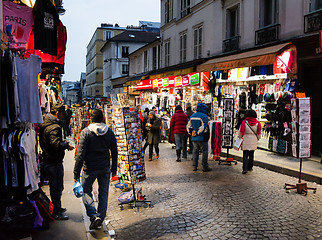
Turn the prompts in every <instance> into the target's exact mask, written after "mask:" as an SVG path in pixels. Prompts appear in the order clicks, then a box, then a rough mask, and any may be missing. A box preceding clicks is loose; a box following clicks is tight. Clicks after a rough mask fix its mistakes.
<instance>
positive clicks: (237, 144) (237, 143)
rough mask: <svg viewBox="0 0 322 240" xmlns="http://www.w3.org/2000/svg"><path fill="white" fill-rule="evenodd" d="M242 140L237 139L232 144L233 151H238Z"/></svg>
mask: <svg viewBox="0 0 322 240" xmlns="http://www.w3.org/2000/svg"><path fill="white" fill-rule="evenodd" d="M243 141H244V139H243V138H237V139H236V140H235V142H234V146H233V147H234V149H236V150H237V151H239V149H240V148H241V145H242V144H243Z"/></svg>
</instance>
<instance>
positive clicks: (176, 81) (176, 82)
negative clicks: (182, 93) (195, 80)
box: [174, 76, 182, 87]
mask: <svg viewBox="0 0 322 240" xmlns="http://www.w3.org/2000/svg"><path fill="white" fill-rule="evenodd" d="M174 86H175V87H181V86H182V77H181V76H178V77H175V78H174Z"/></svg>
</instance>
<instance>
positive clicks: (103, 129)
mask: <svg viewBox="0 0 322 240" xmlns="http://www.w3.org/2000/svg"><path fill="white" fill-rule="evenodd" d="M88 129H89V130H90V131H91V132H93V133H95V134H96V135H97V136H103V135H105V134H106V133H107V131H108V126H107V125H106V124H105V123H92V124H90V125H89V126H88Z"/></svg>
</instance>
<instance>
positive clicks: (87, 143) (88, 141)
mask: <svg viewBox="0 0 322 240" xmlns="http://www.w3.org/2000/svg"><path fill="white" fill-rule="evenodd" d="M90 120H91V124H90V125H89V126H88V127H87V128H85V129H83V131H82V132H81V135H80V140H79V146H78V153H77V155H76V162H75V167H74V180H75V182H76V181H77V180H79V177H80V172H81V169H82V168H83V178H82V185H83V188H84V196H83V203H84V205H85V208H86V213H87V216H89V217H90V220H91V224H90V226H89V228H90V229H96V228H97V227H98V226H100V225H101V224H102V221H103V220H104V218H105V217H106V210H107V201H108V190H109V183H110V174H111V173H112V176H114V175H116V171H117V155H118V153H117V143H116V138H115V135H114V133H113V131H112V130H111V129H110V128H108V127H107V125H106V124H105V123H103V120H104V117H103V112H102V111H101V110H98V109H94V110H92V111H91V113H90ZM111 157H112V166H111V163H110V158H111ZM96 179H97V181H98V186H99V188H98V191H99V192H98V197H99V199H98V209H97V210H96V208H95V205H94V200H93V196H92V187H93V183H94V181H95V180H96Z"/></svg>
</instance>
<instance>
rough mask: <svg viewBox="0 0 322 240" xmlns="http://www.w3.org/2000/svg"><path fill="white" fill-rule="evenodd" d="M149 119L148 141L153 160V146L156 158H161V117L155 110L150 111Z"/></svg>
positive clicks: (150, 159) (147, 126)
mask: <svg viewBox="0 0 322 240" xmlns="http://www.w3.org/2000/svg"><path fill="white" fill-rule="evenodd" d="M148 117H149V119H148V122H147V124H146V125H145V126H146V129H147V142H148V144H149V161H152V155H153V147H154V149H155V153H156V155H157V156H156V158H157V159H159V151H160V150H159V143H160V141H161V119H160V118H158V117H157V116H156V113H155V112H154V111H151V112H150V113H149V116H148Z"/></svg>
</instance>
